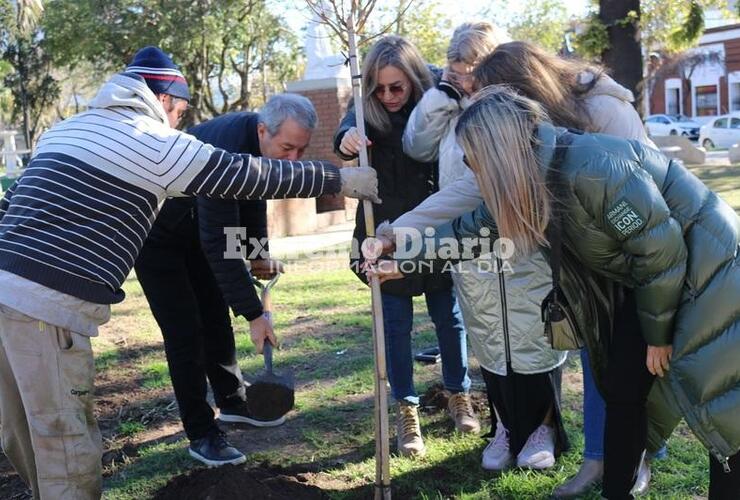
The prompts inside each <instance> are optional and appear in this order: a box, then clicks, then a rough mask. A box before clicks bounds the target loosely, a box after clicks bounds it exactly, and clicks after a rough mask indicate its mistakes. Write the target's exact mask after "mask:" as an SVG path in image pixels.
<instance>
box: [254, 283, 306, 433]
mask: <svg viewBox="0 0 740 500" xmlns="http://www.w3.org/2000/svg"><path fill="white" fill-rule="evenodd" d="M279 278H280V274H279V273H278V274H277V275H275V277H274V278H272V279H271V280H270V281H268V282H267V284H266V285H265V284H263V283H262V282H260V281H258V280H256V279H255V280H254V284H255V285H256V286H257V287H258V288H260V289H261V290H262V307H263V310H264V311H265V316H266V317H267V319H268V320H269V321H270V323H272V299H271V298H270V289H271V288H272V287H273V286H274V285H275V283H277V281H278V279H279ZM262 354H263V355H264V357H265V370H264V371H263V372H261V373H260V374H258V375H257V377H256V378H255V379H254V382H253V383H252V384H251V385H249V386H248V387H247V405H248V407H249V412H250V413H251V414H252V416H253V417H254V418H255V419H256V420H263V421H266V422H270V421H274V420H279V419H281V418H282V417H283V416H284V415H285V414H286V413H288V412H289V411H290V410H292V409H293V405H294V404H295V383H294V381H293V374H292V373H291V372H285V373H276V372H274V371H273V370H272V344H270V343H269V342H267V341H266V342H265V344H264V348H263V351H262Z"/></svg>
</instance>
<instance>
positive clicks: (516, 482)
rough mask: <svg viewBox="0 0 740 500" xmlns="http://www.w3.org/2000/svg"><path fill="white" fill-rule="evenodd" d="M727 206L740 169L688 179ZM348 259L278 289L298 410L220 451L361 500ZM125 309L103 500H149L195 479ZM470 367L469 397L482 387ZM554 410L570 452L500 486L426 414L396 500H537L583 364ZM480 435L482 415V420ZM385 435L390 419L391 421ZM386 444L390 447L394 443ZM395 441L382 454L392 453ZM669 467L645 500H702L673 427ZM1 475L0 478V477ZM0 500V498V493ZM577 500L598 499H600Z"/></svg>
mask: <svg viewBox="0 0 740 500" xmlns="http://www.w3.org/2000/svg"><path fill="white" fill-rule="evenodd" d="M693 170H694V171H695V172H696V173H697V175H699V176H700V177H702V178H703V179H704V180H705V181H706V182H707V183H708V184H709V185H710V186H711V187H712V189H714V190H716V191H718V192H719V193H720V194H721V195H722V196H723V197H725V198H726V199H727V200H728V202H730V203H731V204H732V205H733V207H734V208H735V209H736V210H738V209H740V174H739V173H738V172H740V167H718V166H707V167H697V168H694V169H693ZM346 260H347V259H346V257H345V256H339V257H336V258H325V259H318V258H317V259H314V260H312V261H310V262H303V263H300V264H299V263H296V264H295V265H292V266H290V269H289V272H288V273H286V274H285V276H283V277H282V278H281V280H280V282H279V283H278V285H277V286H276V288H275V289H274V293H273V302H274V304H275V320H276V331H277V332H278V334H279V335H280V338H281V341H282V349H281V350H280V351H278V352H277V353H276V364H277V369H286V368H288V367H289V368H290V369H292V370H293V372H294V374H295V378H296V382H297V386H298V387H297V392H296V409H295V411H293V412H291V413H290V414H289V417H288V422H287V423H286V424H285V425H284V426H281V427H278V428H275V429H267V430H266V429H255V428H250V427H248V426H241V427H231V428H228V434H229V440H230V441H231V442H232V443H233V444H235V445H236V446H238V447H239V448H240V449H241V450H242V451H244V452H245V453H247V454H248V462H247V466H253V465H258V464H270V465H277V466H283V467H289V466H294V467H295V468H296V469H300V470H303V471H306V474H305V476H306V477H307V478H308V480H309V481H310V482H311V483H312V484H315V485H317V486H319V487H321V488H322V489H324V490H325V491H326V492H327V493H328V494H329V495H330V496H331V497H332V498H336V499H351V498H359V497H362V498H364V497H366V496H367V495H368V494H369V493H370V492H371V491H372V486H371V485H372V482H373V480H374V474H375V465H374V436H373V422H372V408H373V400H372V389H373V377H372V374H373V359H372V346H371V318H370V315H369V304H370V294H369V292H368V290H367V288H366V287H365V286H364V285H363V284H362V283H360V281H359V280H357V279H356V277H355V276H354V275H353V274H352V273H351V272H350V271H348V270H346V269H345V264H346ZM125 290H126V293H127V300H126V301H125V302H124V303H123V304H120V305H117V306H115V307H114V308H113V318H112V320H111V321H110V322H109V323H108V324H107V325H106V326H105V327H104V328H103V329H102V332H101V335H100V337H98V338H96V339H95V340H94V349H95V351H96V366H97V369H98V378H97V381H98V382H97V389H96V396H97V413H98V418H99V420H100V424H101V428H102V430H103V434H104V437H105V447H106V450H107V451H106V453H105V455H104V459H103V460H104V466H105V479H104V488H105V491H104V498H107V499H111V500H112V499H116V500H119V499H120V500H123V499H131V500H133V499H137V500H138V499H143V498H149V497H151V496H152V494H153V493H154V492H155V491H156V490H158V489H159V488H161V487H162V486H163V485H165V483H167V481H168V480H169V479H171V478H173V477H174V476H177V475H179V474H182V473H183V472H186V471H188V470H190V469H192V468H196V467H198V463H197V462H195V461H193V460H192V459H191V458H190V457H189V456H188V455H187V452H186V446H187V440H186V439H185V437H184V434H183V432H182V427H181V426H180V424H179V419H178V414H177V408H176V405H175V403H174V397H173V394H172V391H171V386H170V381H169V375H168V371H167V365H166V362H165V359H164V351H163V349H162V342H161V336H160V333H159V331H158V328H157V326H156V323H155V322H154V320H153V318H152V317H151V314H150V312H149V309H148V307H147V304H146V301H145V299H144V297H143V294H142V292H141V288H140V286H139V283H138V281H137V280H136V278H135V276H132V277H131V278H130V279H129V280H128V281H127V282H126V284H125ZM415 309H416V316H415V320H414V330H415V335H414V342H415V346H416V348H422V347H425V346H429V345H433V344H435V343H436V339H435V336H434V333H433V329H432V325H431V322H430V321H429V319H428V317H427V316H426V314H425V308H424V305H423V300H417V301H416V303H415ZM234 326H235V331H236V343H237V349H238V358H239V360H240V365H241V368H242V369H243V371H244V372H245V374H251V373H255V372H257V371H258V370H259V369H260V368H261V363H262V361H261V357H258V356H256V355H255V354H254V350H253V348H252V345H251V342H250V340H249V336H248V334H247V324H246V322H245V321H244V320H243V319H236V320H235V322H234ZM471 364H472V365H473V370H472V371H473V376H474V389H475V390H478V391H480V390H482V389H483V383H482V380H481V379H480V375H479V373H478V371H477V364H475V360H472V359H471ZM415 378H416V384H417V389H418V390H419V393H420V394H422V393H424V391H425V390H426V389H427V388H428V387H430V386H431V385H432V384H434V383H435V382H437V381H439V380H440V379H441V376H440V367H439V365H431V366H430V365H420V364H415ZM563 382H564V384H563V385H564V388H563V405H564V415H565V419H566V428H567V430H568V433H569V435H570V438H571V443H572V445H573V446H572V449H571V451H570V452H568V453H567V454H565V455H564V456H562V457H561V458H560V459H559V460H558V462H557V464H556V466H555V467H554V468H553V469H552V470H550V471H547V472H543V473H535V472H531V471H523V470H511V471H508V472H505V473H504V474H501V475H494V474H492V473H490V472H485V471H483V470H482V469H481V468H480V454H481V452H482V450H483V448H484V447H485V445H486V443H487V441H486V440H484V439H482V438H481V437H476V436H463V435H460V434H457V433H455V432H454V430H453V426H452V423H451V421H450V420H449V418H448V417H447V416H446V414H445V412H443V411H439V410H438V409H436V408H427V409H426V410H425V411H424V412H423V414H422V431H423V433H424V437H425V440H426V444H427V447H428V455H427V456H426V457H425V458H424V459H421V460H408V459H404V458H401V457H398V456H395V455H394V456H393V458H392V461H391V472H392V480H393V492H394V498H404V499H406V498H421V499H441V498H460V499H490V498H505V499H537V498H547V497H548V496H549V494H550V492H551V491H552V489H553V488H554V487H555V486H556V485H558V484H559V483H560V482H561V481H563V480H564V479H565V478H566V477H568V476H569V475H571V474H573V473H574V472H575V471H576V470H577V468H578V465H579V462H580V458H581V452H582V447H583V439H582V435H581V430H582V400H581V397H582V393H581V373H580V365H579V363H578V362H577V361H576V360H575V359H573V360H569V362H568V367H567V370H566V373H565V375H564V381H563ZM481 417H482V421H483V427H484V430H486V431H487V430H488V414H487V410H485V411H484V412H482V414H481ZM390 422H391V429H393V428H394V425H393V423H394V415H393V414H392V415H391V417H390ZM394 434H395V433H394V432H393V431H392V435H393V436H394ZM394 444H395V437H393V438H392V442H391V450H393V449H394V448H395V446H394ZM668 447H669V457H668V458H667V459H665V460H661V461H658V462H657V463H655V465H654V475H653V481H652V486H651V489H650V494H649V496H648V498H655V499H665V498H675V499H691V498H697V497H703V496H706V494H707V487H708V479H707V471H708V464H707V454H706V452H705V451H704V449H703V448H702V447H701V446H700V445H699V444H698V442H697V441H696V440H695V439H694V438H693V437H692V436H691V433H690V431H689V430H688V429H687V428H686V427H685V426H681V427H680V428H679V429H678V431H677V432H676V433H675V435H674V436H673V438H672V439H671V440H670V442H669V444H668ZM3 462H5V461H4V460H3ZM0 470H2V469H0ZM0 497H4V498H7V497H6V496H5V495H3V494H2V488H1V487H0ZM587 498H593V499H597V498H599V494H598V492H597V491H594V492H592V494H591V495H590V496H589V497H587Z"/></svg>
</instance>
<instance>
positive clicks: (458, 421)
mask: <svg viewBox="0 0 740 500" xmlns="http://www.w3.org/2000/svg"><path fill="white" fill-rule="evenodd" d="M447 409H448V410H449V412H450V417H452V420H453V421H454V422H455V428H456V429H457V430H458V431H460V432H464V433H471V434H478V433H479V432H480V422H478V419H477V418H476V416H475V412H474V411H473V405H472V404H471V402H470V394H467V393H465V392H458V393H456V394H453V395H451V396H450V400H449V401H448V402H447Z"/></svg>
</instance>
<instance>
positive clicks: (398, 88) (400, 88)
mask: <svg viewBox="0 0 740 500" xmlns="http://www.w3.org/2000/svg"><path fill="white" fill-rule="evenodd" d="M386 91H387V92H390V93H391V95H392V96H393V97H399V96H401V95H403V93H404V92H406V85H404V84H403V83H394V84H393V85H378V86H377V87H375V90H373V94H375V97H377V98H378V99H380V98H381V97H383V96H384V95H385V93H386Z"/></svg>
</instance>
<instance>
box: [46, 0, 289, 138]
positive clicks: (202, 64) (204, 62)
mask: <svg viewBox="0 0 740 500" xmlns="http://www.w3.org/2000/svg"><path fill="white" fill-rule="evenodd" d="M42 22H43V27H44V32H45V34H46V38H47V44H48V46H49V48H50V51H51V52H52V54H53V55H54V62H55V64H56V66H57V67H65V68H69V69H73V68H74V67H76V66H77V65H78V64H81V63H83V62H87V63H90V64H92V66H93V67H94V68H95V72H94V74H93V75H91V77H92V78H93V79H95V80H97V81H99V80H100V75H102V74H109V73H111V72H113V71H120V70H121V69H122V68H123V66H124V65H125V64H126V63H127V62H128V61H130V60H131V58H132V57H133V55H134V53H135V52H136V50H138V49H139V48H141V47H143V46H146V45H157V46H159V47H161V48H162V49H163V50H165V51H166V52H169V53H171V54H172V56H173V59H174V60H175V62H176V63H177V64H179V65H180V67H181V69H182V71H183V73H184V74H185V77H186V78H187V79H188V83H189V85H190V90H191V94H192V101H191V112H190V113H189V114H188V116H187V117H186V119H185V123H184V124H185V125H188V124H190V123H193V122H195V121H201V120H203V119H205V118H208V117H210V116H213V115H216V114H221V113H226V112H228V111H235V110H245V109H252V108H254V107H256V106H259V105H260V104H261V103H262V102H263V101H264V99H265V98H266V97H268V96H269V95H270V94H272V93H274V92H275V91H281V90H282V89H283V85H284V83H285V82H286V81H288V80H292V79H295V78H297V76H298V73H299V72H300V69H301V61H302V58H301V52H300V47H299V46H298V42H297V38H296V36H295V34H293V33H292V32H291V31H290V30H289V29H288V27H287V25H286V23H285V20H284V19H282V18H281V17H279V16H277V15H275V14H273V13H272V12H271V11H270V9H269V6H268V5H267V2H266V1H265V0H110V1H107V2H100V1H97V0H52V1H50V2H48V4H47V8H46V14H45V16H44V18H43V21H42ZM81 33H83V34H84V36H80V34H81Z"/></svg>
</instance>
